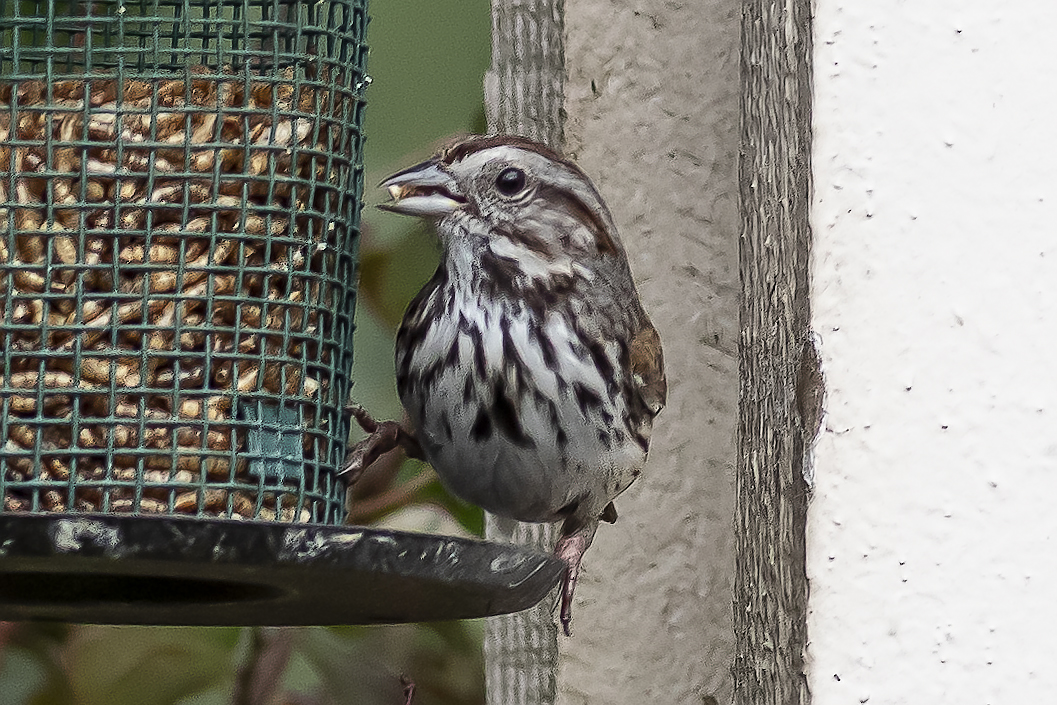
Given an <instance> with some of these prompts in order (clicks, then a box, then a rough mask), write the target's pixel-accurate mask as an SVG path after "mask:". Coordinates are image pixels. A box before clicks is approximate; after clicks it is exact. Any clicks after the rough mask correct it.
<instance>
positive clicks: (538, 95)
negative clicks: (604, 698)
mask: <svg viewBox="0 0 1057 705" xmlns="http://www.w3.org/2000/svg"><path fill="white" fill-rule="evenodd" d="M562 6H563V0H493V2H492V66H491V68H490V69H489V71H488V73H487V74H486V75H485V82H484V87H485V109H486V112H487V116H488V130H489V132H506V133H513V134H519V135H524V136H525V137H531V138H532V139H535V140H538V141H540V142H544V143H546V144H549V145H551V146H552V147H555V148H557V149H559V150H560V149H561V148H562V146H563V145H562V141H563V125H564V116H565V114H564V111H563V110H562V106H563V102H564V100H565V52H564V47H563V41H564V37H563V35H564V26H563V24H562V20H563V9H562ZM485 536H486V537H487V538H488V539H490V540H492V541H505V542H509V543H517V544H522V545H528V546H534V547H536V548H538V549H539V550H541V551H550V550H551V549H552V548H553V546H554V540H555V538H556V528H555V527H553V526H550V525H546V524H524V523H521V522H517V521H510V520H504V519H500V518H498V517H494V516H492V515H488V516H487V517H486V520H485ZM554 604H555V603H554V600H552V599H545V600H544V601H543V602H541V603H540V604H539V605H537V606H536V607H534V608H533V609H530V610H525V611H524V612H518V613H516V614H510V615H503V616H500V617H493V618H491V619H489V620H488V622H487V624H486V626H485V640H484V656H485V687H486V692H487V698H488V704H489V705H551V703H553V702H554V698H555V694H556V683H555V674H556V668H557V661H558V642H557V639H558V628H557V623H556V622H555V619H554Z"/></svg>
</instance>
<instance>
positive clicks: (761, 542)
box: [734, 0, 821, 705]
mask: <svg viewBox="0 0 1057 705" xmlns="http://www.w3.org/2000/svg"><path fill="white" fill-rule="evenodd" d="M810 17H811V3H810V2H808V0H791V1H790V2H786V3H772V2H764V1H763V0H746V2H745V4H744V14H743V21H742V140H741V148H742V159H741V167H740V180H741V210H742V219H743V232H742V241H741V279H742V296H743V299H742V311H741V345H740V359H741V401H740V418H739V423H738V468H737V509H736V519H735V533H736V535H737V574H736V575H737V577H736V579H735V583H734V629H735V634H736V638H737V651H736V655H735V660H734V695H735V698H734V702H735V703H736V705H805V704H806V703H807V702H808V699H809V695H808V692H807V688H806V684H805V680H804V677H803V667H804V660H803V655H804V649H805V647H806V645H807V633H806V626H805V625H806V612H807V598H808V585H807V576H806V574H805V569H804V526H805V516H806V512H807V502H808V494H807V482H806V480H805V471H806V467H805V459H806V449H807V448H808V444H809V443H810V442H811V440H812V437H813V436H814V433H815V426H816V424H817V417H818V399H819V394H820V391H821V389H820V382H819V380H818V378H817V372H816V370H817V364H816V358H815V356H814V354H813V347H812V339H811V334H810V306H809V290H808V263H809V254H810V236H811V230H810V226H809V223H808V212H809V198H810V178H811V165H810V159H809V150H810V135H811V112H810V110H811V93H810V91H811V80H810V77H811V74H810V64H809V59H810V51H811V24H810Z"/></svg>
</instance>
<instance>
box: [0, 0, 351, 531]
mask: <svg viewBox="0 0 1057 705" xmlns="http://www.w3.org/2000/svg"><path fill="white" fill-rule="evenodd" d="M364 4H365V0H307V1H304V2H300V1H298V0H237V1H232V0H205V1H201V2H197V1H191V0H139V1H134V2H127V1H124V0H99V1H97V2H87V3H69V2H57V1H56V0H24V1H19V0H0V363H2V366H3V367H2V369H0V495H2V496H3V508H2V510H0V511H8V512H12V511H16V512H17V511H24V512H39V511H95V512H134V513H141V514H147V513H156V514H196V515H207V516H221V517H231V518H239V517H243V518H255V519H265V520H271V519H274V520H282V521H310V522H321V523H340V521H341V520H342V518H343V509H342V504H343V500H344V488H343V486H342V485H341V483H340V482H339V481H338V479H337V476H336V469H337V467H338V465H339V464H340V463H341V461H342V457H343V455H344V452H345V440H346V437H347V435H348V430H349V429H348V415H347V414H346V412H345V411H344V402H345V400H346V399H347V397H348V391H349V385H350V380H349V372H350V368H351V364H352V329H353V324H352V317H353V308H354V304H355V300H354V296H355V290H354V285H355V281H356V277H355V267H356V246H357V236H358V219H359V201H360V195H361V189H362V185H361V180H362V167H361V161H360V154H361V146H362V134H361V130H360V126H361V124H362V116H363V100H362V94H363V89H364V87H365V85H366V83H367V82H368V79H367V77H366V74H365V72H364V71H365V58H366V48H365V46H364V44H363V41H362V40H363V34H364V29H365V25H366V13H365V7H364Z"/></svg>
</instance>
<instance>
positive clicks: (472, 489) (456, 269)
mask: <svg viewBox="0 0 1057 705" xmlns="http://www.w3.org/2000/svg"><path fill="white" fill-rule="evenodd" d="M382 185H383V186H384V187H386V188H388V189H389V192H390V194H391V196H392V197H393V200H392V201H391V202H390V203H388V204H386V205H384V206H383V207H384V208H387V209H389V210H393V211H397V212H402V213H408V214H413V215H419V216H422V217H426V218H429V219H431V220H432V221H433V222H434V225H435V228H436V231H437V234H438V236H439V238H440V240H441V243H442V246H443V255H442V261H441V263H440V266H439V267H438V269H437V272H436V274H435V275H434V276H433V278H432V279H431V280H430V281H429V283H428V284H427V285H426V286H425V287H424V288H423V289H422V291H421V292H420V293H419V294H418V296H416V297H415V299H414V300H413V301H412V303H411V304H410V306H409V307H408V310H407V313H406V315H405V318H404V322H403V325H402V326H401V328H400V332H399V334H398V337H397V352H396V365H397V385H398V390H399V393H400V398H401V400H402V401H403V404H404V406H405V408H406V410H407V412H408V415H409V417H410V419H411V422H412V424H413V426H414V436H415V438H416V439H417V441H418V443H419V445H420V446H421V448H422V450H423V453H424V455H425V457H426V459H428V460H429V462H430V463H431V464H432V465H433V466H434V468H435V469H436V471H437V473H438V474H439V476H440V477H441V479H442V481H443V482H444V483H445V484H446V485H447V486H448V488H449V489H450V490H451V491H452V492H454V493H455V494H457V495H459V496H461V497H463V498H464V499H467V500H469V501H471V502H474V503H476V504H479V505H480V506H482V507H484V508H485V509H487V510H489V511H491V512H494V513H496V514H499V515H502V516H507V517H512V518H515V519H519V520H522V521H543V522H551V521H559V520H561V521H563V522H564V524H563V530H562V538H561V539H560V540H559V543H558V545H557V547H556V552H557V553H558V555H559V556H561V557H562V558H563V559H564V560H565V561H566V562H567V563H568V564H569V570H568V576H567V581H566V588H565V590H564V591H563V608H562V620H563V623H564V625H565V627H566V630H568V619H569V610H570V602H571V598H572V589H573V587H574V585H575V580H576V575H577V573H578V570H579V565H580V558H581V556H582V554H583V552H584V551H585V550H586V549H587V547H588V546H589V545H590V543H591V540H592V538H593V536H594V532H595V529H596V527H597V525H598V522H599V520H600V519H606V520H610V521H612V520H614V519H615V518H616V512H615V510H614V509H613V508H612V504H611V502H612V500H613V499H614V498H615V497H616V496H617V495H619V494H620V493H621V492H623V491H624V490H625V489H627V487H628V486H629V485H630V484H631V483H632V481H633V480H634V479H635V478H636V477H637V476H638V475H639V473H640V472H641V470H642V468H643V466H644V465H645V462H646V456H647V451H648V449H649V441H650V434H651V431H652V427H653V419H654V417H655V416H656V415H657V413H658V412H659V411H660V410H661V408H662V407H663V406H664V402H665V396H666V391H667V387H666V381H665V376H664V367H663V359H662V353H661V343H660V338H659V337H658V335H657V331H656V330H655V329H654V327H653V325H652V324H651V323H650V320H649V318H648V316H647V315H646V312H645V311H644V310H643V307H642V305H641V303H640V301H639V296H638V293H637V291H636V288H635V284H634V281H633V280H632V276H631V271H630V269H629V267H628V261H627V257H626V255H625V252H624V248H623V245H622V244H621V242H620V238H619V237H618V236H617V232H616V228H615V226H614V224H613V220H612V217H611V216H610V214H609V210H608V209H607V208H606V206H605V204H604V203H603V201H602V199H601V197H600V196H599V194H598V192H597V191H596V190H595V188H594V186H593V185H592V184H591V182H590V180H589V179H588V178H587V177H586V176H585V175H584V173H583V172H582V171H581V170H580V169H579V168H578V167H576V166H575V165H573V164H572V163H571V162H568V161H566V160H565V159H563V158H562V157H561V156H560V155H558V154H557V153H555V152H553V151H552V150H550V149H548V148H546V147H544V146H542V145H540V144H537V143H535V142H532V141H529V140H526V139H524V138H520V137H512V136H505V135H498V136H487V137H471V138H469V139H466V140H463V141H461V142H459V143H458V144H456V145H454V146H453V147H450V148H449V149H447V150H444V151H443V152H441V153H440V154H438V155H437V156H436V157H434V158H433V159H431V160H429V161H427V162H424V163H422V164H419V165H417V166H414V167H411V168H410V169H407V170H405V171H402V172H400V173H399V174H396V175H394V176H393V177H391V178H389V179H388V180H386V181H385V182H383V184H382Z"/></svg>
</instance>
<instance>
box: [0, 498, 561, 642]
mask: <svg viewBox="0 0 1057 705" xmlns="http://www.w3.org/2000/svg"><path fill="white" fill-rule="evenodd" d="M563 570H564V566H563V564H562V563H561V562H560V561H558V560H556V559H555V558H554V557H553V556H550V555H547V554H542V553H537V552H534V551H528V550H526V549H523V548H519V547H517V546H510V545H505V544H497V543H489V542H485V541H475V540H469V539H460V538H453V537H449V536H436V535H432V534H414V533H407V532H397V531H382V530H377V529H368V528H362V527H353V526H341V527H334V526H321V525H314V524H313V525H305V524H279V523H250V522H240V521H232V520H225V519H197V518H191V517H186V518H185V517H153V516H112V515H97V514H79V515H69V514H67V515H61V516H57V515H49V514H31V515H10V514H8V515H0V620H55V621H63V622H82V623H94V624H155V625H246V626H249V625H270V626H294V625H335V624H382V623H398V622H425V621H432V620H447V619H468V618H474V617H486V616H491V615H496V614H505V613H508V612H516V611H518V610H523V609H526V608H528V607H531V606H533V605H535V604H536V603H537V602H539V601H540V600H541V599H543V598H544V596H546V594H547V593H548V592H549V591H550V590H551V589H552V588H553V587H554V586H555V585H556V584H557V582H558V580H559V578H560V577H561V574H562V571H563Z"/></svg>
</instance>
